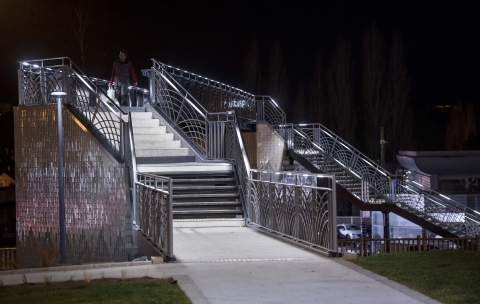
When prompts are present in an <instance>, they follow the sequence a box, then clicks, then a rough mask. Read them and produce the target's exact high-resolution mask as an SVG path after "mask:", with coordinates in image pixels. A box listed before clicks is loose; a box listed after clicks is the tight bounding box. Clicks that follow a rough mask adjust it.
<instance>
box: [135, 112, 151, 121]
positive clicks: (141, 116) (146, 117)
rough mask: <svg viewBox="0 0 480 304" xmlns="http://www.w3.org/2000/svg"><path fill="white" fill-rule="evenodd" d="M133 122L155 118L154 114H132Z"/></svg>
mask: <svg viewBox="0 0 480 304" xmlns="http://www.w3.org/2000/svg"><path fill="white" fill-rule="evenodd" d="M130 114H131V115H132V120H134V119H151V118H152V117H153V114H152V112H130Z"/></svg>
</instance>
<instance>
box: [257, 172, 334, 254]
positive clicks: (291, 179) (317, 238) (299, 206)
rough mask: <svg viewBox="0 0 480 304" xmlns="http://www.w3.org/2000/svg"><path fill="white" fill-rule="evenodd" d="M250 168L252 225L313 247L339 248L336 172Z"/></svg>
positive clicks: (323, 248) (327, 249)
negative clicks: (297, 172) (301, 172)
mask: <svg viewBox="0 0 480 304" xmlns="http://www.w3.org/2000/svg"><path fill="white" fill-rule="evenodd" d="M250 172H251V177H250V179H251V190H250V191H251V198H250V200H251V204H250V206H251V208H252V210H251V211H250V214H251V217H250V221H251V224H252V225H254V226H259V227H261V228H264V229H267V230H270V231H274V232H276V233H278V234H280V235H282V236H283V237H287V238H291V239H293V240H295V241H296V242H299V243H301V244H304V245H307V246H309V247H310V248H317V249H320V250H323V251H328V252H331V251H333V252H336V251H337V235H336V229H335V227H336V215H337V211H336V192H335V188H334V185H335V176H333V175H313V174H295V173H292V172H273V171H259V170H251V171H250ZM325 180H326V181H327V182H326V183H325ZM321 183H323V184H327V185H328V186H327V187H319V185H320V184H321Z"/></svg>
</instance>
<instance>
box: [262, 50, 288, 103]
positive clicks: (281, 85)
mask: <svg viewBox="0 0 480 304" xmlns="http://www.w3.org/2000/svg"><path fill="white" fill-rule="evenodd" d="M266 87H267V90H268V92H267V95H270V96H271V97H272V98H273V99H274V100H275V102H276V103H277V104H278V105H279V106H280V107H281V108H285V105H286V104H287V98H288V80H287V70H286V68H285V64H284V63H283V59H282V54H281V50H280V43H279V42H278V41H277V42H275V43H274V45H273V48H272V54H271V56H270V63H269V66H268V79H267V85H266Z"/></svg>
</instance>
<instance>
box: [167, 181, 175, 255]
mask: <svg viewBox="0 0 480 304" xmlns="http://www.w3.org/2000/svg"><path fill="white" fill-rule="evenodd" d="M167 210H168V217H167V218H168V231H167V238H168V241H167V246H168V248H167V252H168V255H169V256H170V258H172V259H175V257H174V255H173V180H172V179H170V180H169V181H168V208H167Z"/></svg>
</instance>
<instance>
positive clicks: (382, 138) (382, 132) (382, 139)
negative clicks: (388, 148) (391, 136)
mask: <svg viewBox="0 0 480 304" xmlns="http://www.w3.org/2000/svg"><path fill="white" fill-rule="evenodd" d="M386 143H387V142H386V141H385V130H384V128H383V127H381V128H380V157H381V158H380V165H381V166H382V168H383V169H385V144H386Z"/></svg>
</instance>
